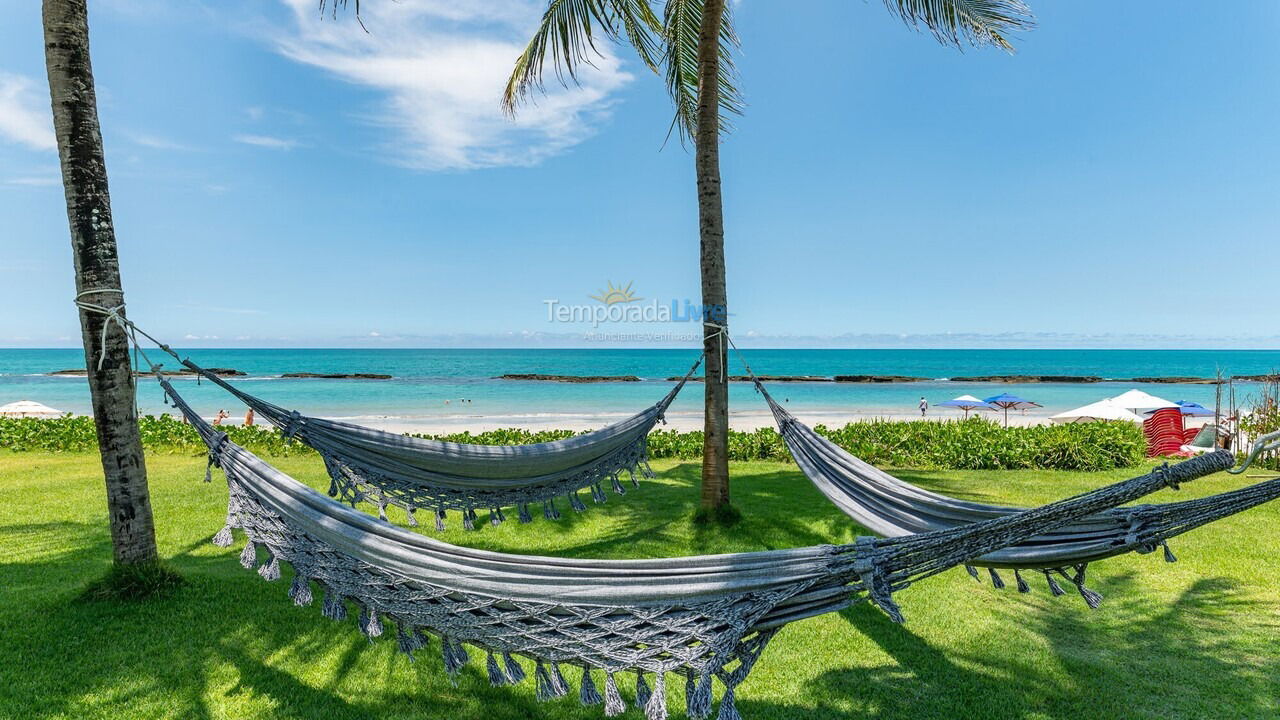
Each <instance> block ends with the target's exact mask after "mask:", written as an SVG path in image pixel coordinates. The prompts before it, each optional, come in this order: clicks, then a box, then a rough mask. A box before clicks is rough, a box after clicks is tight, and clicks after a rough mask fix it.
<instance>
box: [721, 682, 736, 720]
mask: <svg viewBox="0 0 1280 720" xmlns="http://www.w3.org/2000/svg"><path fill="white" fill-rule="evenodd" d="M716 720H742V713H740V712H738V705H737V703H735V702H734V700H733V686H732V685H730V686H729V688H728V689H726V690H725V691H724V697H722V698H720V712H719V713H717V714H716Z"/></svg>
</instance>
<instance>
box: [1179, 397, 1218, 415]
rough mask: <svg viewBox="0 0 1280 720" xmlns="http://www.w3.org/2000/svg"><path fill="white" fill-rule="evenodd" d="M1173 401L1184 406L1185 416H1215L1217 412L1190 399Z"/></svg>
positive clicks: (1181, 406) (1183, 412)
mask: <svg viewBox="0 0 1280 720" xmlns="http://www.w3.org/2000/svg"><path fill="white" fill-rule="evenodd" d="M1173 402H1174V403H1175V404H1176V405H1177V406H1178V407H1180V408H1182V414H1183V416H1185V417H1213V416H1214V415H1216V414H1217V413H1215V412H1214V411H1212V410H1210V409H1209V408H1207V407H1205V406H1203V405H1201V404H1200V403H1198V402H1192V401H1190V400H1174V401H1173Z"/></svg>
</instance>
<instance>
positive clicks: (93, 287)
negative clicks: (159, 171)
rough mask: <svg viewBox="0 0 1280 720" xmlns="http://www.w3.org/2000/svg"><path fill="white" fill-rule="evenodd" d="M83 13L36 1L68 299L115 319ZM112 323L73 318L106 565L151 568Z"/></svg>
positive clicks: (126, 367) (139, 467) (120, 341)
mask: <svg viewBox="0 0 1280 720" xmlns="http://www.w3.org/2000/svg"><path fill="white" fill-rule="evenodd" d="M85 5H86V0H44V40H45V65H46V66H47V69H48V73H49V95H50V97H51V98H52V101H53V128H54V134H55V135H56V136H57V140H58V159H59V161H60V163H61V165H62V185H63V188H64V190H65V193H66V198H67V219H68V220H69V221H70V224H71V249H72V254H73V257H74V260H75V269H76V292H77V293H78V295H77V297H78V298H80V299H81V300H83V301H84V302H85V303H88V304H93V305H98V306H101V307H107V308H115V307H119V308H120V312H121V313H123V306H124V293H123V292H122V291H121V289H120V260H119V258H118V257H117V254H116V234H115V224H114V223H113V222H112V220H111V197H110V195H109V194H108V192H107V167H106V163H105V160H104V157H103V150H102V132H101V130H100V128H99V127H98V101H97V94H96V93H95V91H94V84H93V68H92V66H91V65H90V62H89V22H88V11H87V8H86V6H85ZM111 322H112V321H111V320H110V319H109V318H108V317H107V316H105V315H103V314H101V313H98V312H93V311H89V310H85V309H83V308H81V310H80V331H81V336H82V339H83V341H84V353H85V362H86V367H87V370H88V373H89V392H90V394H91V395H92V398H93V417H94V424H95V425H96V427H97V432H98V449H99V451H100V452H101V454H102V470H103V473H104V474H105V476H106V484H107V510H108V513H109V515H110V522H111V543H112V547H113V549H114V553H113V554H114V558H115V563H116V565H117V567H121V566H140V565H143V564H148V563H154V562H156V560H157V554H156V533H155V526H154V523H153V520H152V516H151V496H150V493H149V491H148V489H147V467H146V464H145V463H144V461H143V456H142V439H141V437H140V434H139V431H138V417H137V410H136V407H135V405H134V377H133V372H132V367H131V365H130V363H129V343H128V341H127V339H126V338H125V335H124V333H123V332H122V331H119V330H118V329H114V328H111V327H107V325H108V323H111ZM104 327H105V328H106V330H107V332H106V334H105V335H104V334H103V329H104ZM103 338H105V340H103Z"/></svg>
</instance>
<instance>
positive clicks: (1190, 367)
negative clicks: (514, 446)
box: [0, 349, 1280, 426]
mask: <svg viewBox="0 0 1280 720" xmlns="http://www.w3.org/2000/svg"><path fill="white" fill-rule="evenodd" d="M744 352H745V356H746V358H747V361H748V362H750V363H751V366H752V368H753V369H754V370H755V371H756V372H757V373H761V374H772V375H828V376H829V375H836V374H895V375H910V376H919V377H927V378H932V380H930V381H927V382H916V383H890V384H883V385H880V384H877V385H864V384H849V383H787V384H778V385H777V386H776V390H775V393H774V394H775V395H777V396H779V397H785V398H786V399H787V400H788V404H789V406H790V407H791V408H792V409H793V411H794V412H797V413H803V412H821V413H842V412H848V413H856V414H861V415H867V414H902V413H911V412H912V411H913V410H914V409H915V407H916V404H917V403H918V402H919V399H920V397H921V396H924V397H926V398H927V399H928V400H929V402H930V403H937V402H940V401H942V400H947V399H949V398H952V397H955V396H957V395H962V394H969V395H975V396H977V397H986V396H989V395H994V394H997V393H1000V392H1005V391H1008V392H1012V393H1015V394H1018V395H1021V396H1023V397H1025V398H1028V399H1030V400H1034V401H1036V402H1039V403H1041V404H1042V405H1044V406H1045V410H1044V411H1042V412H1043V413H1049V412H1057V411H1061V410H1066V409H1069V408H1073V407H1076V406H1079V405H1083V404H1085V403H1088V402H1093V401H1094V400H1099V399H1102V398H1103V397H1107V396H1110V395H1115V394H1118V393H1120V392H1123V391H1124V390H1127V389H1129V388H1131V387H1139V388H1142V389H1144V390H1147V391H1148V392H1151V393H1153V394H1156V395H1159V396H1161V397H1164V398H1167V399H1170V400H1184V399H1185V400H1195V401H1199V402H1202V403H1205V404H1206V405H1211V404H1212V402H1213V400H1214V388H1213V386H1209V385H1164V384H1159V385H1140V384H1135V383H1130V382H1124V383H1100V384H1083V385H1081V384H1050V383H1044V384H1039V383H1038V384H1030V385H1013V384H968V383H957V382H947V381H944V380H943V379H944V378H949V377H953V376H963V375H993V374H1040V375H1049V374H1053V375H1097V376H1101V377H1108V378H1129V377H1138V376H1204V377H1211V376H1213V375H1214V374H1215V373H1216V372H1217V371H1218V370H1219V369H1221V370H1222V371H1224V372H1226V373H1228V374H1238V375H1252V374H1262V373H1269V372H1274V371H1275V370H1276V369H1277V368H1280V351H1276V350H935V349H930V350H897V349H894V350H746V351H744ZM183 354H186V355H189V356H190V357H191V358H192V360H194V361H196V362H197V363H200V364H201V365H204V366H206V367H230V368H236V369H239V370H243V371H244V372H247V373H249V377H247V378H240V379H235V380H232V382H239V383H243V384H244V385H245V386H246V388H247V389H248V391H249V392H252V393H254V394H256V395H259V396H261V397H264V398H266V399H268V400H270V401H272V402H275V403H277V404H279V405H283V406H286V407H291V408H297V409H299V410H302V411H303V412H306V413H308V414H313V415H321V416H325V417H338V418H348V419H356V420H357V421H358V420H360V419H366V420H370V419H384V420H390V421H399V420H403V421H405V422H443V423H450V424H459V425H461V426H465V425H466V423H467V421H468V419H473V418H486V419H487V420H488V424H492V423H493V422H494V421H500V420H501V419H502V418H505V417H510V418H513V419H515V418H534V417H541V418H547V419H551V420H553V419H554V418H555V417H556V416H574V417H578V418H585V419H590V418H592V417H594V416H600V417H602V418H606V417H608V416H612V415H617V414H627V413H631V412H634V411H636V410H638V409H640V408H643V407H645V406H647V405H649V404H651V403H653V402H654V401H656V400H657V399H658V398H659V397H661V396H662V394H663V393H664V392H665V391H666V389H667V388H668V387H670V383H669V382H667V381H666V380H665V378H667V377H669V376H672V375H682V374H683V373H684V372H685V371H686V370H687V369H688V367H689V365H690V364H692V362H693V360H694V359H695V357H696V353H695V351H692V350H614V349H564V350H549V349H534V350H525V349H502V350H470V349H468V350H461V349H459V350H453V349H447V350H401V349H389V350H347V349H341V350H326V349H302V350H281V349H269V350H247V349H228V350H216V349H214V350H210V349H200V350H192V351H187V352H185V353H183ZM175 364H176V363H174V362H172V361H171V362H169V363H166V365H167V366H168V367H173V366H174V365H175ZM730 365H731V372H733V373H734V374H741V373H742V372H743V369H742V367H741V364H740V363H739V362H738V361H737V359H736V358H731V360H730ZM83 366H84V356H83V352H82V351H80V350H78V349H55V350H30V349H6V350H0V404H4V403H7V402H12V401H15V400H35V401H37V402H41V403H44V404H46V405H49V406H51V407H54V408H57V409H60V410H65V411H70V412H76V413H85V412H88V410H89V394H88V385H87V383H86V381H85V380H84V379H83V378H74V377H50V376H48V375H45V373H48V372H50V371H54V370H61V369H66V368H76V367H83ZM295 371H304V372H374V373H385V374H390V375H393V376H394V379H392V380H318V379H287V378H280V377H279V375H280V374H281V373H285V372H295ZM503 373H552V374H564V375H638V376H640V377H642V378H644V379H645V380H644V382H639V383H602V384H582V385H578V384H564V383H550V382H519V381H509V380H497V379H494V376H497V375H501V374H503ZM178 382H180V383H181V384H180V385H179V389H180V392H183V393H184V395H186V396H187V397H188V398H189V399H190V400H191V401H192V402H193V404H194V405H195V406H196V407H197V408H198V409H199V410H200V411H201V412H202V413H207V414H212V413H214V412H216V411H217V410H218V409H219V408H226V409H227V410H228V411H230V412H232V413H241V412H243V408H242V407H241V406H239V405H238V404H237V403H235V401H234V400H232V399H231V398H230V397H229V396H228V395H226V394H225V393H224V392H222V391H221V390H219V389H218V388H216V387H214V386H212V385H210V384H209V383H202V384H199V385H197V383H196V382H195V381H194V380H192V379H180V380H179V381H178ZM139 388H140V391H139V406H140V408H141V409H142V411H143V412H146V413H159V412H162V411H163V410H165V408H164V407H163V406H162V404H161V395H160V391H159V389H158V387H157V386H156V384H155V383H154V381H151V380H149V379H145V378H144V379H142V380H140V383H139ZM1241 390H1242V391H1243V393H1246V394H1247V393H1248V392H1249V387H1248V386H1243V387H1242V388H1241ZM462 398H466V399H468V400H469V402H467V403H462V402H460V400H461V399H462ZM701 402H702V393H701V389H700V386H696V385H695V386H691V387H689V388H688V389H686V390H685V392H684V393H682V395H681V396H680V398H679V399H678V400H677V402H676V404H675V406H674V407H673V409H672V411H673V413H680V414H685V413H688V414H698V413H700V411H701ZM731 404H732V406H733V407H734V409H735V410H737V411H763V410H764V406H763V403H762V402H761V401H760V399H759V398H758V397H757V396H756V395H755V393H754V392H753V391H752V389H751V388H750V387H749V386H748V385H746V384H735V385H734V386H733V388H732V391H731Z"/></svg>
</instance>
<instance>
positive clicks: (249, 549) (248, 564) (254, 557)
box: [240, 540, 258, 570]
mask: <svg viewBox="0 0 1280 720" xmlns="http://www.w3.org/2000/svg"><path fill="white" fill-rule="evenodd" d="M257 566H258V546H257V545H254V544H253V541H252V540H250V541H249V542H247V543H245V545H244V550H241V551H240V567H242V568H244V569H245V570H252V569H254V568H255V567H257Z"/></svg>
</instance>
